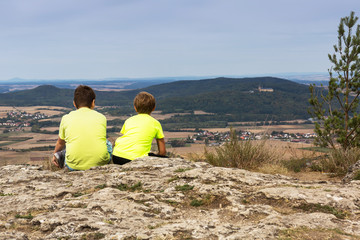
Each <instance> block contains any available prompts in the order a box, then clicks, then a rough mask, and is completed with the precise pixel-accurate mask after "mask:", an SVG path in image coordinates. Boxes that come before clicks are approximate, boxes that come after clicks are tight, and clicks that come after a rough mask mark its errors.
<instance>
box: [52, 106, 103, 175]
mask: <svg viewBox="0 0 360 240" xmlns="http://www.w3.org/2000/svg"><path fill="white" fill-rule="evenodd" d="M59 137H60V138H61V139H63V140H65V142H66V164H67V165H68V166H69V167H70V168H73V169H76V170H86V169H89V168H91V167H94V166H102V165H105V164H107V163H108V162H109V159H110V156H109V153H108V152H107V147H106V118H105V116H104V115H102V114H101V113H98V112H97V111H95V110H92V109H90V108H87V107H83V108H79V109H77V110H76V111H72V112H70V113H69V114H66V115H64V116H63V117H62V119H61V123H60V128H59Z"/></svg>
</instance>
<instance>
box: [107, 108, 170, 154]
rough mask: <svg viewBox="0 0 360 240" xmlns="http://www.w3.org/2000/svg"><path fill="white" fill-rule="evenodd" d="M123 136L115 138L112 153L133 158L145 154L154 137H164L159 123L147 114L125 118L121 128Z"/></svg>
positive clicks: (148, 150)
mask: <svg viewBox="0 0 360 240" xmlns="http://www.w3.org/2000/svg"><path fill="white" fill-rule="evenodd" d="M120 133H122V134H123V136H121V137H119V138H118V139H116V142H115V147H114V150H113V155H114V156H117V157H122V158H126V159H129V160H134V159H135V158H138V157H143V156H146V155H147V154H148V153H149V152H150V150H151V143H152V141H153V139H154V138H156V139H161V138H164V133H163V130H162V127H161V124H160V122H159V121H158V120H156V119H155V118H153V117H151V116H150V115H149V114H138V115H136V116H133V117H131V118H129V119H127V120H126V121H125V123H124V125H123V127H122V128H121V131H120Z"/></svg>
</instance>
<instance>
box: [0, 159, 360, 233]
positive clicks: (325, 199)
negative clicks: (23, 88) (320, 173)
mask: <svg viewBox="0 0 360 240" xmlns="http://www.w3.org/2000/svg"><path fill="white" fill-rule="evenodd" d="M140 176H141V177H140ZM359 198H360V191H359V183H358V181H352V182H350V183H349V184H341V183H337V182H327V181H299V180H297V179H292V178H288V177H285V176H281V175H270V174H261V173H255V172H249V171H245V170H242V169H234V168H220V167H213V166H211V165H209V164H207V163H204V162H191V161H187V160H184V159H178V158H177V159H174V158H170V159H159V158H151V157H146V158H144V159H139V160H136V161H132V162H131V163H128V164H125V165H122V166H120V165H114V164H109V165H106V166H102V167H97V168H92V169H90V170H87V171H78V172H66V171H65V170H60V171H56V172H52V171H48V170H44V169H43V168H42V167H41V166H31V165H9V166H4V167H0V199H1V204H2V206H3V207H1V208H0V229H1V231H0V239H174V240H176V239H249V240H251V239H359V238H360V228H359V220H358V218H359V216H358V212H359V207H358V206H359V200H358V199H359ZM309 236H311V238H309Z"/></svg>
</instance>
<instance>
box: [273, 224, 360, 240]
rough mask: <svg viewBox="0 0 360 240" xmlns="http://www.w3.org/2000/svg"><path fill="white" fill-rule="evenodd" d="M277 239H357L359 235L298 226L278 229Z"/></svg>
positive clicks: (337, 230) (338, 230)
mask: <svg viewBox="0 0 360 240" xmlns="http://www.w3.org/2000/svg"><path fill="white" fill-rule="evenodd" d="M277 239H278V240H304V239H349V240H355V239H359V236H355V235H351V234H348V233H345V232H344V231H342V230H340V229H324V228H313V229H311V228H308V227H298V228H290V229H284V230H281V231H279V233H278V238H277Z"/></svg>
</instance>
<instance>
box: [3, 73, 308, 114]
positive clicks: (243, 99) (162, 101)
mask: <svg viewBox="0 0 360 240" xmlns="http://www.w3.org/2000/svg"><path fill="white" fill-rule="evenodd" d="M259 86H261V87H262V88H272V89H273V92H259V91H258V87H259ZM140 91H148V92H150V93H152V94H153V95H154V96H155V97H156V99H157V110H162V111H164V112H167V113H179V112H191V111H194V110H203V111H205V112H209V113H213V114H218V115H221V119H222V120H226V121H229V120H231V121H251V120H257V121H265V119H267V120H289V119H297V118H308V114H307V108H308V106H309V105H308V101H307V100H308V98H309V90H308V86H306V85H303V84H299V83H295V82H292V81H289V80H284V79H279V78H273V77H262V78H215V79H205V80H188V81H176V82H170V83H164V84H158V85H153V86H150V87H146V88H141V89H137V90H131V91H125V92H106V91H97V92H96V94H97V100H96V102H97V105H101V106H120V107H125V108H129V109H131V108H132V99H133V98H134V96H135V95H136V94H137V93H138V92H140ZM72 98H73V90H72V89H62V88H56V87H54V86H49V85H44V86H40V87H37V88H35V89H31V90H25V91H18V92H10V93H3V94H0V103H1V105H17V106H19V105H21V106H31V105H54V106H68V107H69V106H72ZM224 116H227V117H226V119H225V118H224Z"/></svg>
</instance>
